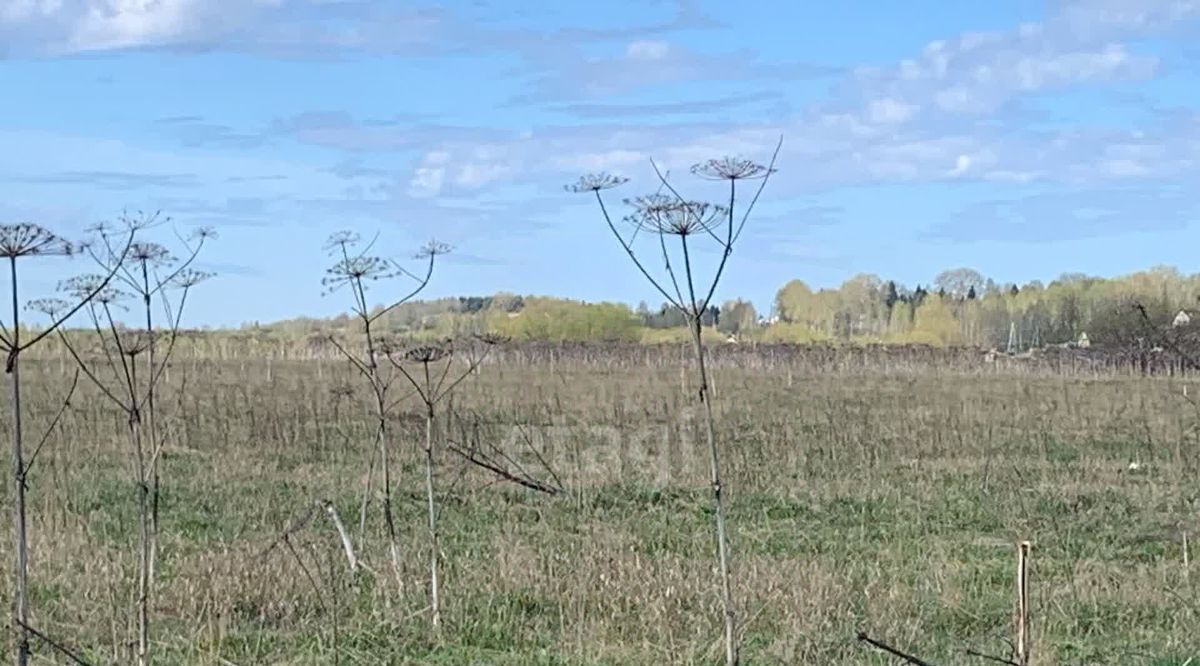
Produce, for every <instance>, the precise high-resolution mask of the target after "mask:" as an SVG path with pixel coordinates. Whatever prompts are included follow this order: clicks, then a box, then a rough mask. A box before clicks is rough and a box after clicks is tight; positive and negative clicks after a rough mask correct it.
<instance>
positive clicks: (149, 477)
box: [37, 215, 212, 666]
mask: <svg viewBox="0 0 1200 666" xmlns="http://www.w3.org/2000/svg"><path fill="white" fill-rule="evenodd" d="M165 221H166V220H165V219H161V218H159V217H158V215H139V216H138V217H136V218H126V219H124V220H123V222H124V223H125V225H126V226H129V227H131V228H137V229H148V228H153V227H156V226H159V225H160V224H162V223H164V222H165ZM96 234H97V240H96V242H95V243H93V244H92V245H91V246H90V247H89V248H88V252H89V254H90V255H91V256H92V258H93V259H94V260H95V261H96V263H97V265H99V266H100V267H101V268H102V269H104V270H106V271H108V273H109V274H110V275H112V276H113V280H112V281H111V282H110V281H106V280H103V279H102V277H101V276H98V275H82V276H79V277H75V278H71V279H69V280H65V281H64V282H63V283H62V284H61V285H60V289H61V290H62V291H64V292H66V293H68V294H72V295H73V296H75V297H76V298H77V299H78V298H79V297H80V294H86V293H91V294H93V297H92V298H91V299H90V300H89V302H88V304H87V307H86V308H85V311H86V312H87V314H88V317H89V321H90V323H91V333H92V334H93V336H94V337H93V338H92V342H93V344H94V346H93V348H91V349H89V350H81V349H80V348H79V343H78V342H77V341H74V340H72V336H69V335H67V334H66V333H65V332H63V331H61V330H60V331H59V332H58V339H59V340H60V342H61V343H62V345H63V347H64V348H65V349H66V350H67V351H68V353H69V354H70V355H71V357H72V358H73V359H74V360H75V362H76V364H77V366H78V367H79V369H80V370H82V371H83V374H84V375H85V376H87V377H88V379H90V380H91V382H92V383H93V384H94V385H95V386H96V387H97V388H98V389H99V390H100V392H101V393H102V394H103V395H104V396H105V397H106V398H108V400H109V401H110V403H111V404H112V405H114V406H115V407H117V408H118V409H119V410H120V411H121V412H122V413H123V414H124V415H125V417H126V423H127V427H128V438H129V445H130V457H131V462H132V465H131V466H132V471H133V474H132V476H133V481H134V485H135V487H136V490H137V520H138V525H137V528H138V541H137V572H138V573H137V601H136V626H137V640H136V656H135V659H136V662H137V664H139V666H145V664H148V663H150V660H151V654H150V645H151V635H150V620H151V618H150V613H151V605H152V599H153V596H154V582H155V576H156V561H155V560H156V557H157V552H158V551H157V546H156V543H157V540H158V525H157V515H156V514H157V491H158V489H157V480H158V473H157V470H158V463H159V460H160V458H161V455H162V451H163V448H164V446H165V445H166V438H165V437H163V436H161V434H160V433H159V432H158V422H157V420H156V418H155V412H154V396H155V394H156V389H157V387H158V386H159V384H160V382H161V381H162V379H163V376H164V373H165V371H166V368H167V366H168V364H169V362H170V359H171V356H172V354H173V353H174V351H175V349H176V342H177V340H178V338H179V328H180V324H181V321H182V317H183V311H184V308H185V306H186V304H187V298H188V294H189V293H190V291H191V289H192V288H193V287H195V286H196V285H197V284H199V283H201V282H203V281H205V280H207V279H208V278H210V277H211V274H209V273H206V272H203V271H198V270H195V269H193V268H190V265H191V264H192V262H193V261H194V259H195V258H196V256H197V254H198V253H199V251H200V248H201V247H202V246H203V245H204V242H205V240H206V239H208V238H210V237H212V233H211V232H210V231H207V230H203V231H200V232H197V233H196V234H195V235H193V236H192V241H193V242H188V241H185V245H186V246H187V248H188V249H187V256H188V258H187V259H186V260H185V261H183V262H182V263H180V264H177V263H176V262H175V260H174V259H173V258H172V257H171V254H170V252H169V251H168V250H166V248H164V247H163V246H161V245H158V244H156V243H149V242H137V243H132V244H131V245H130V246H129V248H128V251H127V252H120V253H118V252H116V251H115V246H114V244H113V242H112V236H111V232H110V230H109V229H108V228H107V227H106V226H104V225H100V226H98V227H96ZM119 286H120V287H125V288H127V289H129V290H130V291H124V290H122V289H120V288H118V287H119ZM172 291H178V292H179V297H178V300H174V299H173V298H172V296H171V292H172ZM131 292H132V293H131ZM133 297H137V298H138V300H140V301H141V303H142V304H143V306H144V308H145V312H144V313H143V314H144V315H145V322H146V328H145V329H137V328H132V329H131V328H128V327H126V326H125V325H124V324H122V323H121V321H120V320H119V317H118V311H119V310H122V309H124V305H123V302H124V301H125V300H127V299H129V298H133ZM156 297H157V301H158V302H159V304H160V305H161V307H162V309H163V312H164V316H165V319H166V324H167V329H166V331H165V333H164V334H165V336H166V343H165V345H166V347H165V349H164V350H163V352H162V354H161V355H157V356H156V354H155V346H156V345H155V341H156V339H157V337H158V334H159V332H158V331H156V330H155V328H154V319H153V315H152V314H151V312H152V307H153V302H154V300H155V298H156ZM62 305H63V304H62V302H60V301H55V300H52V299H46V300H43V301H40V302H39V303H38V304H37V306H38V307H39V308H40V309H41V310H42V311H43V312H45V313H46V314H48V315H50V316H51V317H54V316H56V312H57V311H58V310H59V309H60V308H61V307H62Z"/></svg>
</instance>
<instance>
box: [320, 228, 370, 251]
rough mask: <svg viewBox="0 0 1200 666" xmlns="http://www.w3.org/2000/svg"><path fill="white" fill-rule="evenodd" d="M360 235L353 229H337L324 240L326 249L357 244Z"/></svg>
mask: <svg viewBox="0 0 1200 666" xmlns="http://www.w3.org/2000/svg"><path fill="white" fill-rule="evenodd" d="M361 240H362V237H361V236H359V235H358V234H357V233H355V232H353V231H338V232H334V233H333V234H332V235H331V236H330V237H329V238H328V239H327V240H326V241H325V249H326V250H337V249H345V248H348V247H353V246H355V245H358V243H359V241H361Z"/></svg>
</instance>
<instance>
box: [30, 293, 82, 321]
mask: <svg viewBox="0 0 1200 666" xmlns="http://www.w3.org/2000/svg"><path fill="white" fill-rule="evenodd" d="M25 308H26V309H27V310H33V311H34V312H41V313H42V314H44V315H47V316H49V317H51V318H54V317H57V316H58V315H59V314H61V313H63V312H66V311H67V310H69V309H71V304H70V303H68V302H66V301H64V300H63V299H61V298H37V299H34V300H32V301H29V303H27V304H26V305H25Z"/></svg>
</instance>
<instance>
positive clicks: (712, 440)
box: [567, 139, 783, 666]
mask: <svg viewBox="0 0 1200 666" xmlns="http://www.w3.org/2000/svg"><path fill="white" fill-rule="evenodd" d="M782 146H783V140H782V139H780V142H779V144H778V145H777V146H776V147H775V152H774V154H773V155H772V157H771V161H770V163H769V164H767V165H766V166H763V165H760V164H757V163H755V162H752V161H749V160H744V159H740V158H733V157H725V158H721V159H714V160H709V161H707V162H702V163H699V164H696V165H693V166H692V173H693V174H695V175H696V176H699V177H701V178H704V179H707V180H714V181H727V182H728V183H729V199H728V204H726V205H715V204H710V203H707V202H702V201H693V200H689V199H685V198H684V197H683V196H682V195H680V194H679V192H678V191H677V190H676V189H675V187H674V186H673V185H671V183H670V182H669V181H668V180H667V177H666V176H665V175H664V174H663V173H662V171H660V170H659V168H658V165H657V164H654V163H653V162H651V164H652V166H653V167H654V172H655V174H656V175H657V176H658V180H659V187H658V191H657V192H656V193H654V194H650V195H645V196H640V197H636V198H634V199H626V200H625V203H626V204H627V205H629V206H630V207H631V208H632V213H631V214H629V215H628V216H626V217H625V218H624V221H625V222H626V223H627V224H628V225H629V226H630V228H631V230H630V231H629V232H627V233H626V234H622V233H621V232H620V230H618V228H617V225H616V224H615V223H614V222H613V220H612V217H611V216H610V215H609V212H608V207H607V206H606V205H605V204H604V198H603V197H602V196H601V194H600V193H601V192H602V191H604V190H607V189H611V188H614V187H617V186H619V185H622V184H624V183H625V182H626V180H627V179H625V178H621V177H618V176H613V175H609V174H592V175H587V176H583V177H582V178H580V179H579V180H578V181H577V182H576V183H574V184H571V185H568V186H567V189H568V190H569V191H572V192H578V193H589V192H590V193H592V194H593V195H594V196H595V197H596V203H597V204H598V205H599V207H600V212H601V214H602V215H603V216H604V221H605V222H606V223H607V224H608V228H609V230H610V231H612V234H613V236H615V237H616V239H617V241H618V242H619V243H620V244H621V248H622V249H623V250H624V251H625V254H626V255H628V257H629V259H630V260H631V261H632V262H633V264H634V266H636V267H637V269H638V270H639V271H640V272H641V273H642V275H643V276H644V277H645V278H646V279H647V280H648V281H649V282H650V284H652V285H653V286H654V288H655V289H657V290H658V292H659V293H660V294H662V296H663V297H664V298H665V299H666V300H667V303H669V304H670V305H671V306H672V307H674V308H675V309H677V310H678V311H679V312H680V313H682V314H683V316H684V318H685V320H686V321H687V324H688V329H689V331H690V333H691V338H692V350H693V353H694V355H695V362H696V371H697V376H698V379H699V388H698V390H697V399H698V400H699V402H700V404H701V406H702V407H703V409H704V420H705V436H706V439H707V443H708V451H709V472H710V477H709V481H710V484H711V487H712V496H713V509H714V531H715V533H716V541H717V562H718V566H719V568H720V569H719V583H720V588H721V604H722V607H723V610H724V612H723V616H724V625H725V663H726V665H727V666H735V665H736V664H737V663H738V638H737V611H736V606H735V603H734V598H733V582H732V578H733V574H732V571H731V564H730V555H729V540H728V536H727V534H726V526H725V502H724V500H723V492H724V487H723V485H722V475H721V456H720V449H719V446H718V444H717V437H716V423H715V421H714V417H713V409H712V396H711V391H710V389H711V384H710V380H709V376H708V371H707V369H706V367H705V358H704V356H705V350H704V341H703V338H702V335H701V334H702V329H701V324H702V317H703V315H704V312H705V311H706V310H707V309H708V306H709V304H710V303H711V302H712V299H713V296H714V295H715V294H716V291H717V287H718V285H719V284H720V282H721V276H722V275H723V274H724V272H725V268H726V265H727V263H728V261H729V257H730V256H731V255H732V254H733V248H734V244H735V243H736V242H737V240H738V238H739V237H740V236H741V234H742V231H743V229H744V228H745V225H746V221H747V220H748V219H749V218H750V213H751V212H752V211H753V210H754V206H755V204H756V203H757V202H758V198H759V196H760V195H761V194H762V192H763V189H764V188H765V187H766V184H767V181H768V180H769V179H770V177H771V175H772V174H773V173H774V172H775V160H776V159H777V158H778V156H779V150H780V148H782ZM745 180H758V181H760V182H759V186H758V188H757V189H756V191H755V193H754V196H753V198H751V200H750V202H749V204H748V205H746V206H745V207H744V209H743V210H742V211H741V212H740V215H739V213H738V211H737V210H736V208H737V204H738V194H737V192H738V183H739V182H741V181H745ZM664 191H665V192H668V193H669V194H664V193H663V192H664ZM639 236H646V237H649V238H650V239H651V242H652V243H653V245H654V246H655V247H656V248H657V250H658V254H659V255H660V258H661V260H662V263H663V272H664V273H663V275H662V276H660V277H656V276H655V274H654V273H653V272H652V271H650V270H649V269H648V268H647V265H646V263H645V262H644V261H643V260H642V259H641V258H640V257H639V256H638V253H637V251H636V250H635V243H636V242H637V239H638V237H639ZM668 239H671V240H670V241H669V240H668ZM674 239H678V247H676V246H675V240H674ZM709 242H711V243H713V244H715V245H716V247H717V251H718V253H719V259H718V263H717V265H716V267H715V269H713V271H712V273H711V275H710V277H709V279H708V280H707V282H700V279H701V278H702V275H701V274H700V272H699V270H698V266H697V262H696V259H697V258H696V257H694V256H693V253H694V252H695V251H696V250H697V249H698V248H697V244H698V243H709ZM664 277H665V279H664ZM668 285H669V287H670V288H669V289H668V288H667V287H668Z"/></svg>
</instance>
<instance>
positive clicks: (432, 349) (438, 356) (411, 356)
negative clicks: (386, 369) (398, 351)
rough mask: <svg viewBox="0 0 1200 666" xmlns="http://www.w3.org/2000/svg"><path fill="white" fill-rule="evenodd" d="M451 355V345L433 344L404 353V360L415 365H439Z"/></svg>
mask: <svg viewBox="0 0 1200 666" xmlns="http://www.w3.org/2000/svg"><path fill="white" fill-rule="evenodd" d="M450 354H451V348H450V347H449V345H444V344H431V345H421V346H419V347H413V348H411V349H409V350H408V351H406V352H404V360H406V361H412V362H413V363H437V362H438V361H440V360H442V359H444V358H446V357H447V356H449V355H450Z"/></svg>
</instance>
